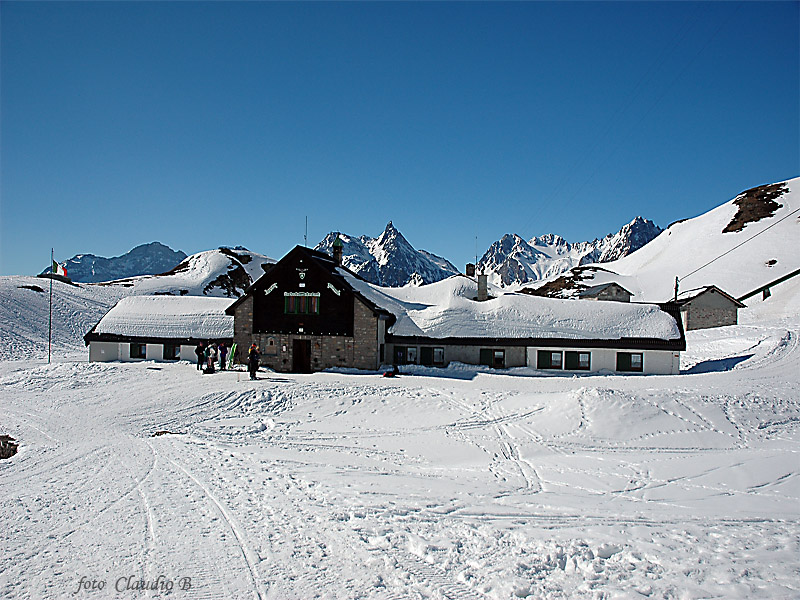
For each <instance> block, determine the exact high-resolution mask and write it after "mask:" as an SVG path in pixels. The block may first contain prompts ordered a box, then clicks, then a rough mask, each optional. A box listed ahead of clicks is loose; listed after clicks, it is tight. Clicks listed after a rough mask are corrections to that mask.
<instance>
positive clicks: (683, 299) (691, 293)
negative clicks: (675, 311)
mask: <svg viewBox="0 0 800 600" xmlns="http://www.w3.org/2000/svg"><path fill="white" fill-rule="evenodd" d="M709 291H711V292H717V293H719V294H720V295H721V296H722V297H724V298H727V299H728V300H730V301H731V303H732V304H735V305H736V306H738V307H740V308H741V307H744V304H742V303H741V302H739V300H737V299H736V298H734V297H733V296H731V295H730V294H729V293H727V292H726V291H725V290H721V289H719V288H718V287H717V286H715V285H705V286H703V287H699V288H695V289H693V290H686V291H684V292H680V293H679V294H678V304H686V303H688V302H691V301H692V300H694V299H695V298H697V297H698V296H702V295H703V294H705V293H706V292H709Z"/></svg>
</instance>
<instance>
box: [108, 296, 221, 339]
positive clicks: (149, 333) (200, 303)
mask: <svg viewBox="0 0 800 600" xmlns="http://www.w3.org/2000/svg"><path fill="white" fill-rule="evenodd" d="M231 302H232V300H231V299H229V298H208V297H204V296H129V297H128V298H123V299H122V300H120V301H119V302H118V303H117V304H116V305H115V306H114V307H113V308H112V309H111V310H110V311H108V312H107V313H106V314H105V316H104V317H103V318H102V319H101V320H100V322H99V323H98V324H97V325H96V327H95V328H94V332H95V333H98V334H112V335H123V336H130V337H151V338H175V339H186V338H194V339H217V338H231V337H233V317H232V316H229V315H226V314H225V309H226V308H228V306H230V305H231Z"/></svg>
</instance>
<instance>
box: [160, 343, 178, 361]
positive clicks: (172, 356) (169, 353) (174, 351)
mask: <svg viewBox="0 0 800 600" xmlns="http://www.w3.org/2000/svg"><path fill="white" fill-rule="evenodd" d="M180 359H181V347H180V345H178V344H164V360H180Z"/></svg>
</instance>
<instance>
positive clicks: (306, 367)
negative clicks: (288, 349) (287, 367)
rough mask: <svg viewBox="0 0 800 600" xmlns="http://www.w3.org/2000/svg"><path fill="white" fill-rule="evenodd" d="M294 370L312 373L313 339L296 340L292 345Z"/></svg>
mask: <svg viewBox="0 0 800 600" xmlns="http://www.w3.org/2000/svg"><path fill="white" fill-rule="evenodd" d="M292 371H294V372H295V373H311V340H294V344H293V345H292Z"/></svg>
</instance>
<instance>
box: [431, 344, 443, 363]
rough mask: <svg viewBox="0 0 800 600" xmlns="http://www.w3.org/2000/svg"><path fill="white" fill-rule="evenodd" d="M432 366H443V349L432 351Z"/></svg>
mask: <svg viewBox="0 0 800 600" xmlns="http://www.w3.org/2000/svg"><path fill="white" fill-rule="evenodd" d="M433 364H435V365H443V364H444V348H434V349H433Z"/></svg>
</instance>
